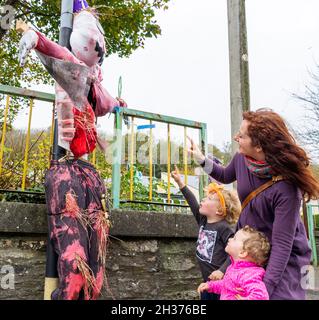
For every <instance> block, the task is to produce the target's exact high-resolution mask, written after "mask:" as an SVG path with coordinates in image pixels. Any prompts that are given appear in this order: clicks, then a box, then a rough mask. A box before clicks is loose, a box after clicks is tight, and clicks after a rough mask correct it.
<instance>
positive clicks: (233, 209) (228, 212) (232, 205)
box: [205, 183, 241, 224]
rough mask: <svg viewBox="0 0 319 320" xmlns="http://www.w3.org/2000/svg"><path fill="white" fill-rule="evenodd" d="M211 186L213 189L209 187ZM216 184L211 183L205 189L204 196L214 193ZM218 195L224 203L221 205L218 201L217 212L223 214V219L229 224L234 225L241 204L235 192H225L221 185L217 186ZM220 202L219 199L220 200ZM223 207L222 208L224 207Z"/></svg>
mask: <svg viewBox="0 0 319 320" xmlns="http://www.w3.org/2000/svg"><path fill="white" fill-rule="evenodd" d="M211 186H213V187H211ZM215 190H216V184H215V183H212V184H210V185H208V186H207V187H206V188H205V192H206V195H211V194H214V193H216V191H215ZM218 191H219V192H218V194H219V195H220V194H221V195H222V197H223V199H224V201H222V202H223V203H221V201H219V206H218V211H220V212H224V218H225V220H226V221H227V222H228V223H229V224H234V223H236V222H237V220H238V218H239V215H240V211H241V204H240V201H239V198H238V194H237V192H236V191H230V190H225V189H224V187H223V186H222V185H218ZM220 200H221V199H220ZM223 204H224V205H225V207H224V205H223Z"/></svg>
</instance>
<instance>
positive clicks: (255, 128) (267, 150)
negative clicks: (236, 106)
mask: <svg viewBox="0 0 319 320" xmlns="http://www.w3.org/2000/svg"><path fill="white" fill-rule="evenodd" d="M243 119H244V120H247V121H248V122H249V125H248V135H249V137H250V138H251V140H252V145H253V146H254V147H257V146H259V147H261V148H262V150H263V152H264V154H265V158H266V162H267V163H268V164H269V165H271V166H272V169H273V171H274V172H275V174H278V175H282V176H283V177H284V178H285V179H287V180H288V181H291V182H292V183H293V184H295V185H297V186H298V187H299V188H300V190H301V191H302V193H303V196H304V198H305V200H306V201H310V199H318V198H319V182H318V181H317V180H316V178H315V177H314V175H313V173H312V171H311V169H310V158H309V157H308V156H307V154H306V152H305V150H303V149H302V148H301V147H300V146H298V145H297V143H296V140H295V138H294V137H293V136H292V134H291V133H290V132H289V130H288V128H287V126H286V124H285V122H284V120H283V119H282V117H281V116H279V115H278V114H277V113H275V112H273V111H272V110H270V109H259V110H257V111H247V112H244V113H243Z"/></svg>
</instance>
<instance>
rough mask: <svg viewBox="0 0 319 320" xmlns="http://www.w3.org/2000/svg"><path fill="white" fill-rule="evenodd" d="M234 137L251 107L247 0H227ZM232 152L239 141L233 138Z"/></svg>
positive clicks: (232, 130)
mask: <svg viewBox="0 0 319 320" xmlns="http://www.w3.org/2000/svg"><path fill="white" fill-rule="evenodd" d="M227 10H228V42H229V72H230V107H231V134H232V138H233V137H234V136H235V134H236V133H237V132H238V130H239V127H240V124H241V121H242V113H243V112H244V111H248V110H249V109H250V94H249V68H248V45H247V30H246V14H245V0H227ZM231 150H232V154H234V153H235V152H236V150H237V143H236V142H234V141H233V139H232V148H231Z"/></svg>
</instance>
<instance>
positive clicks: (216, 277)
mask: <svg viewBox="0 0 319 320" xmlns="http://www.w3.org/2000/svg"><path fill="white" fill-rule="evenodd" d="M208 278H209V279H211V280H213V281H216V280H222V279H223V278H224V274H223V273H222V272H221V271H219V270H216V271H214V272H212V273H211V274H210V275H209V277H208Z"/></svg>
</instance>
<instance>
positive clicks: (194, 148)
mask: <svg viewBox="0 0 319 320" xmlns="http://www.w3.org/2000/svg"><path fill="white" fill-rule="evenodd" d="M187 139H188V140H189V142H190V143H191V146H190V148H189V149H188V154H189V155H190V156H193V157H194V159H195V161H196V162H197V163H198V164H201V163H203V162H204V161H205V156H204V155H203V154H202V151H201V150H200V149H199V147H198V145H197V144H196V143H194V141H193V139H192V138H190V137H188V136H187Z"/></svg>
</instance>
